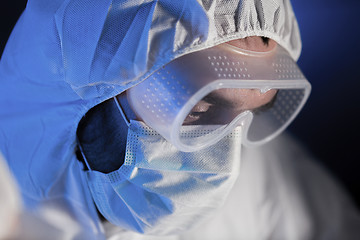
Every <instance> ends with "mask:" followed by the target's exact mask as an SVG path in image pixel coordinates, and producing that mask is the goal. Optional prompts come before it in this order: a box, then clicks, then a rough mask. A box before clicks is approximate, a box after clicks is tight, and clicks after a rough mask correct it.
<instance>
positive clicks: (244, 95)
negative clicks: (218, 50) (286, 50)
mask: <svg viewBox="0 0 360 240" xmlns="http://www.w3.org/2000/svg"><path fill="white" fill-rule="evenodd" d="M227 43H228V44H230V45H233V46H235V47H238V48H241V49H244V50H249V51H254V52H268V51H271V50H273V49H274V48H275V47H276V45H277V43H276V42H275V41H274V40H272V39H264V38H261V37H258V36H252V37H247V38H242V39H237V40H232V41H229V42H227ZM276 93H277V90H274V89H273V90H269V91H267V92H265V93H261V92H260V91H259V90H257V89H219V90H215V91H213V92H212V93H211V94H210V95H208V96H207V97H205V98H204V99H203V100H202V101H200V102H199V103H198V104H196V105H195V106H194V107H193V109H192V111H191V112H190V114H189V115H188V116H187V118H186V119H185V121H184V124H185V125H191V124H202V122H201V119H202V118H207V119H208V118H209V117H210V118H213V119H214V124H219V123H221V122H219V121H218V122H216V120H215V117H214V116H215V115H216V110H219V109H221V110H222V111H223V110H224V109H226V108H227V107H228V108H229V109H231V111H232V112H236V113H237V114H238V113H239V112H243V111H246V110H254V109H257V108H260V107H261V106H264V105H266V104H268V103H270V102H271V100H272V99H273V98H274V97H275V95H276ZM219 114H221V113H219ZM229 115H231V113H229ZM136 120H142V119H141V118H140V117H139V116H137V119H136Z"/></svg>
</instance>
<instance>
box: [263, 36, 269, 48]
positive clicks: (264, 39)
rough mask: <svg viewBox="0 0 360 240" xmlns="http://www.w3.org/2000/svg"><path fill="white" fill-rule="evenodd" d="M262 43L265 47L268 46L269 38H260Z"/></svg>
mask: <svg viewBox="0 0 360 240" xmlns="http://www.w3.org/2000/svg"><path fill="white" fill-rule="evenodd" d="M261 39H262V41H263V43H264V45H265V46H269V41H270V38H268V37H261Z"/></svg>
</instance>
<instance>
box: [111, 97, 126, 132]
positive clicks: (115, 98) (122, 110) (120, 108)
mask: <svg viewBox="0 0 360 240" xmlns="http://www.w3.org/2000/svg"><path fill="white" fill-rule="evenodd" d="M113 99H114V101H115V103H116V106H117V108H118V110H119V112H120V114H121V116H122V118H123V119H124V121H125V123H126V125H127V126H128V127H130V121H129V119H128V118H127V117H126V115H125V112H124V109H123V108H122V107H121V105H120V103H119V100H118V99H117V97H116V96H115V97H113Z"/></svg>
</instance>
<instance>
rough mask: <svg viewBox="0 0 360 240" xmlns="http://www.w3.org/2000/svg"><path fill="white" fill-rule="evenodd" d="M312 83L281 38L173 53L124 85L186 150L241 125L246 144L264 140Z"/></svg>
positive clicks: (146, 117) (133, 101) (134, 103)
mask: <svg viewBox="0 0 360 240" xmlns="http://www.w3.org/2000/svg"><path fill="white" fill-rule="evenodd" d="M310 91H311V85H310V83H309V82H308V81H307V80H306V79H305V77H304V75H303V74H302V72H301V71H300V69H299V68H298V66H297V64H296V63H295V62H294V60H293V59H292V58H291V57H290V56H289V54H288V52H287V51H286V50H285V49H283V48H282V47H281V46H277V47H275V48H274V49H272V50H271V51H268V52H253V51H248V50H243V49H240V48H237V47H235V46H232V45H230V44H221V45H218V46H215V47H212V48H209V49H205V50H201V51H198V52H194V53H190V54H187V55H185V56H182V57H180V58H178V59H175V60H174V61H172V62H170V63H169V64H167V65H165V66H164V67H162V68H161V69H159V70H158V71H156V72H155V73H153V74H152V75H151V76H150V77H148V78H147V79H146V80H144V81H143V82H141V83H140V84H138V85H136V86H134V87H132V88H130V89H129V90H128V91H127V98H128V101H129V104H130V106H131V107H132V109H133V110H134V112H135V113H136V115H137V116H139V117H140V118H141V119H142V120H143V121H144V122H145V123H146V124H147V125H148V126H150V127H151V128H153V129H154V130H155V131H157V132H158V133H160V134H161V135H162V136H163V137H164V138H165V139H167V140H168V141H170V142H171V143H172V144H173V145H175V146H176V147H177V148H178V149H179V150H181V151H184V152H191V151H197V150H200V149H203V148H205V147H208V146H210V145H213V144H215V143H216V142H218V141H219V140H220V139H221V138H223V137H224V136H226V135H227V134H229V132H231V131H232V130H233V129H234V128H235V127H236V126H239V125H241V126H243V135H244V137H243V144H244V145H248V146H251V145H260V144H263V143H265V142H268V141H269V140H271V139H273V138H274V137H275V136H277V135H278V134H280V133H281V132H282V131H283V130H284V129H285V128H286V127H287V126H288V125H289V124H290V123H291V122H292V121H293V119H294V118H295V117H296V115H297V114H298V113H299V111H300V110H301V108H302V107H303V106H304V104H305V102H306V100H307V99H308V96H309V94H310ZM194 132H196V134H193V133H194ZM199 133H200V134H199Z"/></svg>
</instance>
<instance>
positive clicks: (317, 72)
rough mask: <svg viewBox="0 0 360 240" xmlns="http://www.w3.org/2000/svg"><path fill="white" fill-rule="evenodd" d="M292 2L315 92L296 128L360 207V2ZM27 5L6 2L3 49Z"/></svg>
mask: <svg viewBox="0 0 360 240" xmlns="http://www.w3.org/2000/svg"><path fill="white" fill-rule="evenodd" d="M292 3H293V8H294V11H295V14H296V16H297V18H298V22H299V26H300V31H301V34H302V40H303V51H302V55H301V57H300V59H299V62H298V63H299V65H300V67H301V69H302V70H303V72H304V74H305V75H306V76H307V78H308V79H309V81H310V82H311V83H312V87H313V90H312V94H311V96H310V99H309V101H308V103H307V104H306V106H305V108H304V110H303V111H302V112H301V114H300V115H299V116H298V118H297V119H296V120H295V122H294V123H293V124H292V125H291V126H290V131H291V132H292V133H293V134H294V135H296V136H298V138H299V139H300V141H302V142H303V143H304V144H305V145H306V146H307V147H308V148H309V150H310V151H311V152H312V153H313V154H314V155H315V156H316V157H317V158H318V159H319V162H320V164H322V165H324V166H325V167H326V168H327V169H328V170H329V171H330V172H331V173H332V174H333V175H334V177H335V178H337V179H338V180H339V181H340V183H341V184H343V186H344V187H345V189H346V190H347V191H348V192H349V193H350V194H351V196H352V198H353V199H354V200H355V201H356V203H357V205H358V206H360V174H359V166H360V164H359V162H358V161H359V151H360V141H359V133H360V132H359V127H358V124H359V117H358V116H359V114H358V112H359V103H360V101H359V98H360V96H359V90H360V71H359V70H360V60H359V57H360V41H359V40H360V18H359V17H358V16H359V15H358V14H359V11H360V1H358V0H292ZM25 6H26V1H25V0H15V1H11V2H10V1H7V3H2V4H1V10H0V19H1V21H0V43H1V45H0V50H1V51H0V53H1V52H2V49H3V48H4V46H5V43H6V41H7V38H8V36H9V34H10V32H11V29H12V28H13V26H14V24H15V22H16V20H17V18H18V17H19V15H20V14H21V12H22V10H23V9H24V8H25Z"/></svg>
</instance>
